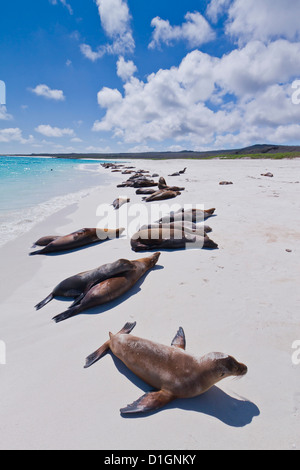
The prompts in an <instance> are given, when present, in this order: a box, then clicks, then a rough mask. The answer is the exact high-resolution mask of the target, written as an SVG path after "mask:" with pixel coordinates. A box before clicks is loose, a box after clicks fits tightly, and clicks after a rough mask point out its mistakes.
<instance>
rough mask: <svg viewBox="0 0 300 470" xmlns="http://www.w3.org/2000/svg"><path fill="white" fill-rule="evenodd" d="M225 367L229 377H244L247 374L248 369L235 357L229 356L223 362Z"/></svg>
mask: <svg viewBox="0 0 300 470" xmlns="http://www.w3.org/2000/svg"><path fill="white" fill-rule="evenodd" d="M223 361H224V362H223V367H224V369H227V371H228V375H233V376H235V377H242V376H244V375H246V374H247V372H248V367H247V366H246V365H245V364H242V363H241V362H238V361H237V360H236V359H235V358H234V357H232V356H228V357H227V358H226V359H224V360H223Z"/></svg>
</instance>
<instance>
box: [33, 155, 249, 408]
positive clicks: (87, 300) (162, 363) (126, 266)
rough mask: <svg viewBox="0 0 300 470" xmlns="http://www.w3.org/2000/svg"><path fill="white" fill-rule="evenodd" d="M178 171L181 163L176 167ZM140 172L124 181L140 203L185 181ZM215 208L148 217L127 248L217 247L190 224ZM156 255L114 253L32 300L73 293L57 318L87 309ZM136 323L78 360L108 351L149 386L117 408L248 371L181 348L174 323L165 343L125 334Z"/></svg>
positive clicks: (82, 233)
mask: <svg viewBox="0 0 300 470" xmlns="http://www.w3.org/2000/svg"><path fill="white" fill-rule="evenodd" d="M102 166H103V167H104V168H109V169H111V171H114V172H117V171H118V172H122V173H125V174H128V173H131V170H133V169H134V168H133V167H125V166H124V165H121V164H111V163H105V164H102ZM185 171H186V168H185V169H184V170H182V172H180V173H179V174H183V173H184V172H185ZM144 173H145V171H142V170H140V171H139V172H138V173H136V172H134V175H135V177H134V178H133V177H131V178H129V180H128V181H127V182H126V185H128V186H127V187H130V186H131V187H136V188H138V190H137V194H144V195H148V197H147V198H145V201H146V202H150V201H151V200H163V199H164V198H169V197H176V196H172V195H171V193H175V194H176V195H177V193H178V192H179V193H180V191H183V190H184V188H179V187H169V186H168V185H167V184H166V182H165V180H164V178H160V180H159V182H158V183H155V182H154V181H153V180H149V179H148V178H147V177H145V176H144ZM144 184H145V186H144ZM151 185H153V186H158V190H151V189H149V187H150V186H151ZM123 187H124V186H123ZM147 191H149V192H147ZM152 191H153V192H152ZM151 197H152V199H149V198H151ZM156 198H157V199H156ZM147 199H148V201H147ZM128 202H130V199H128V198H118V199H116V200H115V201H114V203H113V207H114V208H115V209H119V208H120V207H121V206H122V205H123V204H126V203H128ZM214 212H215V209H209V210H200V209H190V210H185V209H180V210H179V211H177V212H171V213H170V214H169V215H168V216H165V217H162V218H161V219H160V220H158V221H157V222H155V223H154V224H151V225H147V226H142V227H141V228H140V229H139V231H138V232H137V233H136V234H135V235H134V236H133V237H132V239H131V246H132V249H133V250H134V251H144V250H145V251H149V250H152V249H155V250H157V249H159V248H166V249H168V248H172V249H174V248H185V247H186V244H198V245H199V246H201V247H206V248H217V247H218V245H217V244H216V243H215V242H213V241H212V240H211V239H210V238H209V237H208V235H207V234H208V233H210V232H211V231H212V229H211V228H210V227H209V226H207V225H201V226H199V225H197V224H198V223H199V222H204V221H205V220H206V219H208V218H209V217H211V216H213V214H214ZM123 231H124V229H123V228H120V229H117V230H108V229H103V230H99V229H82V230H79V231H78V232H75V233H73V234H70V235H67V236H61V237H59V236H48V237H43V238H42V239H40V240H38V241H37V242H36V243H35V245H36V246H42V247H44V248H43V249H41V250H38V251H35V252H32V253H30V254H31V255H36V254H48V253H54V252H59V251H66V250H72V249H75V248H79V247H83V246H85V245H90V244H94V243H97V242H99V241H101V240H106V239H109V238H116V237H119V236H120V235H121V233H122V232H123ZM100 238H101V240H100ZM160 255H161V253H160V252H155V253H154V254H152V255H151V256H149V257H147V258H141V259H138V260H134V261H130V260H127V259H119V260H117V261H115V262H113V263H110V264H105V265H102V266H100V267H98V268H96V269H92V270H90V271H85V272H82V273H79V274H76V275H74V276H72V277H69V278H67V279H65V280H63V281H62V282H60V283H59V284H58V285H57V286H56V287H55V288H54V289H53V291H52V292H51V293H50V294H49V295H48V296H47V297H46V298H45V299H44V300H43V301H41V302H40V303H38V304H37V305H36V309H37V310H40V309H41V308H43V307H44V306H45V305H47V304H48V303H49V302H51V301H52V300H53V299H55V298H59V297H63V298H72V299H74V302H73V303H72V305H71V306H70V307H69V309H68V310H66V311H64V312H63V313H61V314H59V315H56V316H55V317H54V318H53V320H54V321H55V322H56V323H58V322H61V321H63V320H66V319H67V318H70V317H73V316H75V315H77V314H79V313H81V312H83V311H86V310H88V309H90V308H94V307H98V306H100V305H103V304H106V303H108V302H111V301H113V300H116V299H118V298H119V297H121V296H123V295H124V294H125V293H126V292H128V291H129V290H130V289H132V287H133V286H134V285H135V284H136V283H137V282H138V281H139V280H140V279H141V278H142V276H144V275H145V274H146V273H147V272H148V271H150V270H151V269H152V268H154V266H155V265H156V264H157V262H158V260H159V257H160ZM135 326H136V323H126V324H125V326H124V327H123V328H122V330H121V331H119V333H117V334H112V333H110V334H109V336H110V339H109V340H108V341H106V342H105V343H104V345H103V346H101V347H100V348H99V349H98V350H97V351H96V352H94V353H93V354H91V355H90V356H88V357H87V359H86V364H85V368H88V367H90V366H91V365H92V364H94V363H95V362H96V361H98V360H99V359H100V358H101V357H102V356H103V355H104V354H106V353H107V352H108V351H109V350H110V351H111V352H112V353H113V354H114V355H115V356H116V357H118V358H119V359H120V360H121V361H122V362H123V363H124V364H125V365H126V366H127V367H128V368H129V369H130V370H131V371H132V372H133V373H134V374H136V375H137V376H138V377H139V378H140V379H142V380H144V381H145V382H146V383H147V384H148V385H150V386H152V387H154V388H155V389H156V390H155V391H153V392H149V393H146V394H145V395H144V396H142V397H141V398H139V399H138V400H137V401H135V402H134V403H132V404H131V405H128V406H126V407H125V408H122V409H121V410H120V411H121V413H122V414H133V413H145V412H152V411H155V410H158V409H160V408H162V407H163V406H165V405H167V404H169V403H170V402H172V401H173V400H175V399H178V398H192V397H196V396H198V395H201V394H203V393H205V392H206V391H207V390H209V389H210V388H211V387H213V386H214V385H215V384H216V383H218V382H219V381H221V380H222V379H224V378H226V377H229V376H236V377H241V376H244V375H245V374H246V373H247V370H248V369H247V367H246V366H245V365H244V364H242V363H239V362H238V361H236V359H234V358H233V357H232V356H228V355H226V354H222V353H210V354H207V355H206V356H203V357H195V356H193V355H190V354H188V353H187V352H186V351H185V349H186V340H185V335H184V331H183V329H182V328H179V330H178V332H177V334H176V336H175V338H174V339H173V341H172V343H171V346H165V345H162V344H158V343H155V342H152V341H149V340H146V339H142V338H139V337H135V336H131V335H130V333H131V332H132V330H133V329H134V327H135Z"/></svg>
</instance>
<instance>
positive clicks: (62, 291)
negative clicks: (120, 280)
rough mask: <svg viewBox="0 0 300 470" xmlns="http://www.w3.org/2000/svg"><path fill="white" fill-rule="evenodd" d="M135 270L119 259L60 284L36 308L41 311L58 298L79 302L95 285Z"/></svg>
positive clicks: (126, 261)
mask: <svg viewBox="0 0 300 470" xmlns="http://www.w3.org/2000/svg"><path fill="white" fill-rule="evenodd" d="M133 269H134V265H133V264H132V263H131V261H128V260H126V259H119V260H118V261H116V262H114V263H110V264H104V265H102V266H100V267H98V268H96V269H92V270H90V271H85V272H82V273H79V274H76V275H75V276H71V277H69V278H68V279H65V280H64V281H62V282H61V283H60V284H58V285H57V286H56V287H55V288H54V289H53V291H52V292H51V294H50V295H48V297H46V299H45V300H42V302H40V303H39V304H37V305H36V306H35V308H36V309H37V310H40V309H41V308H43V307H44V306H45V305H46V304H48V303H49V302H51V300H53V299H55V298H57V297H66V298H74V299H77V301H78V299H79V297H80V296H84V295H85V294H86V293H87V292H88V291H89V290H90V289H91V288H92V287H93V286H94V285H95V284H99V283H100V282H102V281H105V280H106V279H109V278H111V277H114V276H117V275H119V274H121V273H125V272H126V271H131V270H133Z"/></svg>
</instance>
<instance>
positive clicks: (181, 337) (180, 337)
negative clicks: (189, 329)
mask: <svg viewBox="0 0 300 470" xmlns="http://www.w3.org/2000/svg"><path fill="white" fill-rule="evenodd" d="M171 346H174V347H176V348H180V349H184V350H185V348H186V340H185V334H184V331H183V329H182V328H181V327H180V328H179V330H178V331H177V334H176V336H175V338H174V339H173V341H172V344H171Z"/></svg>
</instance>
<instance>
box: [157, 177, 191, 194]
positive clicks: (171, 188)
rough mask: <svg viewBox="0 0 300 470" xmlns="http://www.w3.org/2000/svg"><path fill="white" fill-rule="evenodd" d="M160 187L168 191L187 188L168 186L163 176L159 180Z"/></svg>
mask: <svg viewBox="0 0 300 470" xmlns="http://www.w3.org/2000/svg"><path fill="white" fill-rule="evenodd" d="M158 189H164V190H168V191H184V190H185V188H180V187H179V186H168V185H167V182H166V180H165V179H164V178H163V177H161V178H159V181H158Z"/></svg>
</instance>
